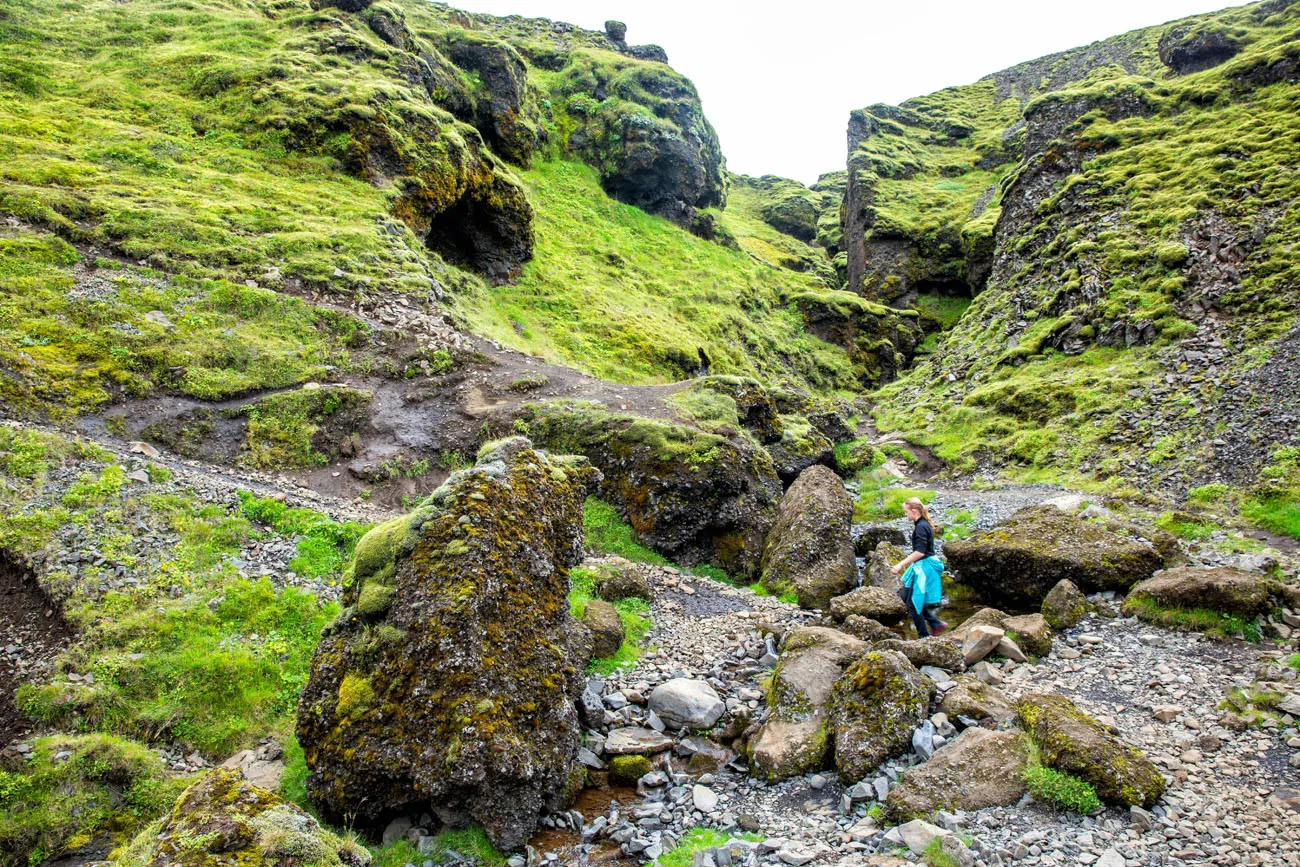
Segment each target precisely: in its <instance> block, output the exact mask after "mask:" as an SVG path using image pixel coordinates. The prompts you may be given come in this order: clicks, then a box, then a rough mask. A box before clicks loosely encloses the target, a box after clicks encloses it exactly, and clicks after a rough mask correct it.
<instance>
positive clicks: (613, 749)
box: [605, 726, 673, 756]
mask: <svg viewBox="0 0 1300 867" xmlns="http://www.w3.org/2000/svg"><path fill="white" fill-rule="evenodd" d="M672 745H673V739H672V738H670V737H668V736H667V735H664V734H661V733H660V732H657V731H655V730H654V729H645V728H641V727H640V726H627V727H625V728H621V729H614V730H613V731H612V732H610V733H609V734H608V735H606V736H605V752H606V753H607V754H608V755H611V756H630V755H634V754H638V753H641V754H644V753H662V752H663V751H664V750H666V749H669V748H670V747H671V746H672Z"/></svg>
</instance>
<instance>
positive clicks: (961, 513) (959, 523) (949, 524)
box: [941, 506, 980, 539]
mask: <svg viewBox="0 0 1300 867" xmlns="http://www.w3.org/2000/svg"><path fill="white" fill-rule="evenodd" d="M979 511H980V510H979V507H978V506H973V507H971V508H969V509H957V510H955V511H953V512H948V513H946V514H945V515H944V516H943V521H942V527H941V530H942V532H943V538H945V539H968V538H970V536H971V534H972V533H974V532H975V530H974V523H975V520H976V519H977V518H978V517H979Z"/></svg>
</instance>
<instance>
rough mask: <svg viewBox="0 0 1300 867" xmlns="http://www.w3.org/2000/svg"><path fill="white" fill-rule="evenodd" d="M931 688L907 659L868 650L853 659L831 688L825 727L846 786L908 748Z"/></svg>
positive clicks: (884, 651) (887, 651)
mask: <svg viewBox="0 0 1300 867" xmlns="http://www.w3.org/2000/svg"><path fill="white" fill-rule="evenodd" d="M932 695H934V683H933V682H931V680H930V679H929V678H928V677H926V676H925V675H923V674H921V673H920V672H919V671H917V670H916V669H915V668H914V667H913V666H912V664H911V663H910V662H908V661H907V657H905V656H903V655H902V654H901V653H898V652H897V651H893V650H872V651H868V652H867V653H864V654H862V655H861V656H859V657H857V658H856V659H855V660H854V661H853V662H852V663H851V664H850V665H849V667H848V668H847V669H845V671H844V674H843V676H842V677H840V679H839V680H838V681H836V683H835V687H834V689H833V690H832V691H831V696H830V700H829V702H828V704H827V721H828V722H829V723H830V728H831V734H832V736H833V738H834V741H835V766H836V768H837V769H838V770H839V774H840V780H841V781H843V782H844V783H845V784H846V785H849V784H852V783H856V782H857V781H859V780H861V779H862V778H863V777H865V776H867V775H868V774H870V773H871V772H872V771H874V770H875V769H876V768H877V767H879V765H880V763H881V762H883V761H885V759H888V758H889V757H891V756H895V755H898V754H899V753H902V752H906V751H907V750H908V749H910V748H911V744H912V731H913V730H914V729H915V728H916V727H917V726H918V725H920V724H921V722H922V721H923V720H924V719H925V718H926V716H927V714H928V712H929V707H930V697H931V696H932Z"/></svg>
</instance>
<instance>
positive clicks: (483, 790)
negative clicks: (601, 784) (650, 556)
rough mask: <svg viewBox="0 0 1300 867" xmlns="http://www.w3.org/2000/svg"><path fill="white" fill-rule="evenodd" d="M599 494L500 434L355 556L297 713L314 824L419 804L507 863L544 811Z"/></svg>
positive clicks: (571, 470) (593, 477)
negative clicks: (578, 579)
mask: <svg viewBox="0 0 1300 867" xmlns="http://www.w3.org/2000/svg"><path fill="white" fill-rule="evenodd" d="M598 481H599V474H598V473H597V472H595V471H594V470H593V469H592V468H591V467H590V465H588V464H587V462H586V461H585V460H582V459H580V458H559V457H555V456H548V455H546V454H545V453H543V452H539V451H537V450H535V449H533V448H532V445H531V443H529V442H528V440H526V439H523V438H522V437H516V438H513V439H510V440H505V441H502V442H500V443H495V444H490V445H489V446H485V447H484V449H483V450H482V451H481V452H480V455H479V460H478V462H477V464H476V465H475V466H474V467H473V468H471V469H468V470H463V471H461V472H459V473H456V474H454V475H453V476H452V477H451V478H450V479H448V480H447V482H446V483H445V484H444V485H443V486H442V487H441V488H439V489H438V490H437V491H436V492H434V494H432V495H431V496H430V497H429V498H428V499H427V500H426V501H425V503H424V504H423V505H422V506H421V507H420V508H419V509H418V510H416V511H415V512H413V513H411V514H410V515H407V516H404V517H402V518H398V519H394V520H393V521H390V522H388V523H386V524H381V525H379V526H378V527H376V528H375V529H373V530H371V531H370V533H368V534H367V535H366V536H365V537H364V538H362V540H361V541H360V542H359V543H358V544H357V548H356V555H355V558H354V561H353V564H352V566H351V567H350V572H351V577H352V579H353V580H352V581H351V583H350V585H349V588H348V590H347V593H346V595H345V597H344V602H345V603H346V604H347V606H348V607H347V608H346V609H345V611H344V612H343V613H342V614H341V615H340V616H339V618H338V620H337V621H336V622H335V623H334V624H333V625H332V626H331V627H330V628H329V629H328V630H327V634H326V635H325V637H324V638H323V640H322V641H321V644H320V646H319V647H318V648H317V650H316V653H315V654H314V656H313V657H312V664H311V671H310V675H309V680H308V683H307V686H306V688H305V689H304V690H303V693H302V697H301V700H300V704H299V715H298V728H297V734H298V740H299V742H300V743H301V744H302V746H303V751H304V753H305V755H306V759H307V765H308V768H309V769H310V770H311V774H310V776H309V777H308V780H307V789H308V792H309V793H310V795H311V797H312V799H313V801H314V802H315V803H316V804H317V805H318V806H319V807H320V808H321V810H322V812H323V813H324V814H325V815H326V816H332V817H336V818H342V817H344V816H355V817H356V818H357V819H358V820H360V821H361V822H363V823H364V822H374V821H377V820H378V819H379V818H380V817H381V816H383V815H384V814H385V813H391V812H392V811H394V810H404V811H405V810H409V809H410V808H411V807H412V806H413V805H418V806H420V807H421V808H423V809H427V810H429V811H430V812H431V813H432V814H433V815H435V816H436V817H437V818H438V819H439V820H440V821H441V822H443V823H445V824H448V825H452V826H462V825H465V824H468V823H469V822H471V821H477V822H479V823H481V824H482V825H483V827H484V830H485V831H486V832H487V834H488V836H489V837H490V838H491V839H492V840H493V841H494V842H495V843H496V844H497V845H499V846H504V847H507V848H513V847H515V846H517V845H519V844H520V843H522V842H523V840H524V839H526V838H527V837H528V836H529V835H530V834H531V833H532V831H533V829H534V828H535V827H536V824H537V820H538V817H539V816H540V815H542V814H543V813H544V812H546V811H548V810H550V809H552V808H553V807H554V806H556V805H558V803H559V801H560V799H561V797H562V796H563V792H564V790H565V789H566V788H567V787H568V785H569V775H570V770H571V767H572V764H573V762H574V759H575V756H576V753H577V748H578V725H577V712H576V710H575V708H574V704H573V701H572V699H571V697H576V696H577V695H578V694H579V693H580V691H581V689H582V686H583V671H582V668H581V667H580V664H581V663H580V662H579V661H576V660H574V659H573V658H572V656H571V652H570V648H569V647H568V646H567V645H565V644H564V643H562V642H561V641H557V637H558V636H564V635H566V634H569V633H571V632H572V631H573V620H572V618H571V616H570V615H569V606H568V601H567V599H566V595H567V592H568V589H569V583H568V580H567V570H568V568H569V567H570V566H573V565H575V564H576V563H578V562H580V561H581V559H582V556H583V545H582V507H583V502H584V500H585V499H586V497H587V495H588V493H589V492H590V491H591V490H592V489H593V488H594V486H595V484H596V483H597V482H598ZM398 709H400V712H398Z"/></svg>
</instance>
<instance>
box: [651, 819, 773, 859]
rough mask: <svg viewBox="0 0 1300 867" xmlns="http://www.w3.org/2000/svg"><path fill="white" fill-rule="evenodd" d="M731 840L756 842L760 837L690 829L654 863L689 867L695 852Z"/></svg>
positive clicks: (716, 846)
mask: <svg viewBox="0 0 1300 867" xmlns="http://www.w3.org/2000/svg"><path fill="white" fill-rule="evenodd" d="M733 839H741V840H749V841H754V842H756V841H758V840H761V839H762V837H760V836H759V835H757V834H728V833H726V832H724V831H717V830H714V829H713V828H692V829H690V830H689V831H687V832H686V833H685V834H683V835H682V838H681V840H679V841H678V842H677V845H676V846H674V847H673V848H672V849H671V850H670V851H668V852H665V853H664V854H662V855H660V856H659V858H658V860H657V861H656V863H657V864H658V865H659V867H691V862H692V861H693V860H694V858H695V853H696V852H702V851H704V850H705V849H715V848H720V847H722V846H725V845H726V844H727V841H729V840H733Z"/></svg>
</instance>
